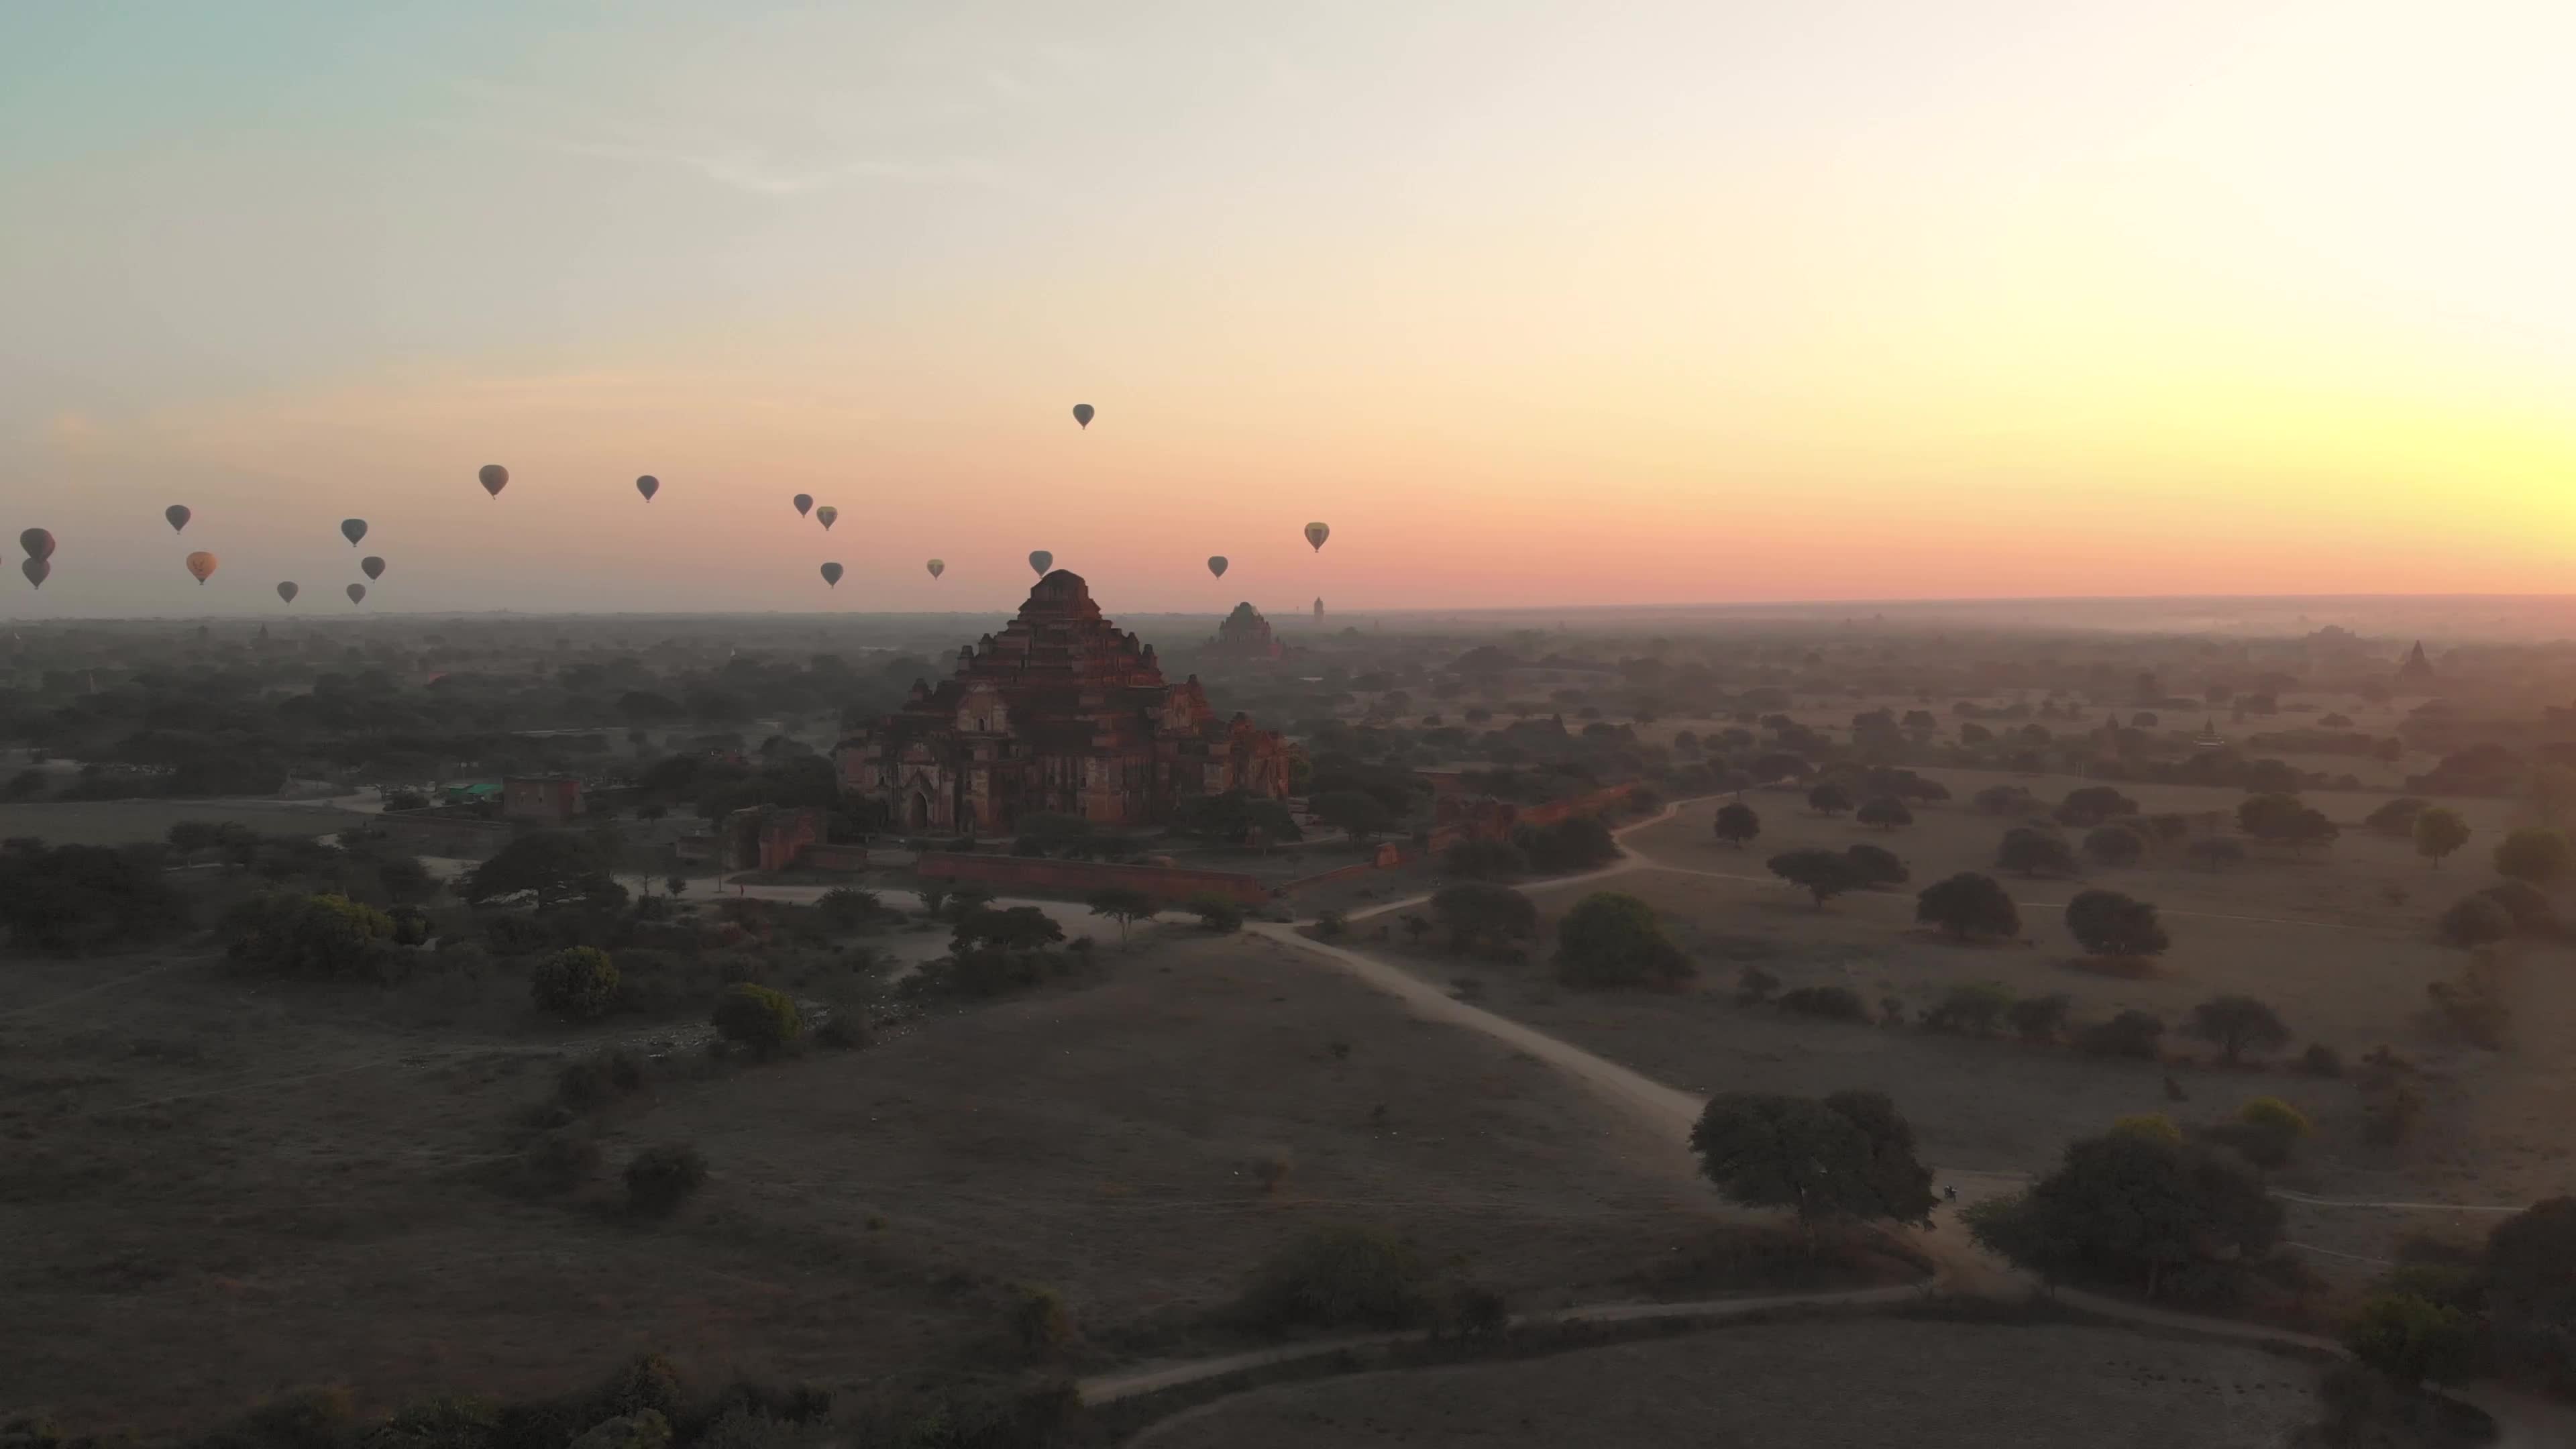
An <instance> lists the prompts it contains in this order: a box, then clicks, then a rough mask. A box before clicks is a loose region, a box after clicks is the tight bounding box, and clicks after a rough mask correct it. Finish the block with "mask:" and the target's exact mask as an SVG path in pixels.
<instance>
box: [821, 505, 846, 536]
mask: <svg viewBox="0 0 2576 1449" xmlns="http://www.w3.org/2000/svg"><path fill="white" fill-rule="evenodd" d="M840 516H841V510H839V509H837V508H834V507H833V506H832V505H831V504H829V503H826V504H824V505H823V506H822V507H820V508H817V509H815V510H814V518H815V520H816V521H817V522H819V523H821V524H822V525H823V530H824V532H826V533H828V532H830V531H831V528H832V520H833V519H835V518H838V517H840Z"/></svg>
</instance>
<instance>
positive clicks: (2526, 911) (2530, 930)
mask: <svg viewBox="0 0 2576 1449" xmlns="http://www.w3.org/2000/svg"><path fill="white" fill-rule="evenodd" d="M2478 894H2480V895H2482V896H2485V897H2486V898H2487V899H2488V900H2491V901H2493V902H2495V903H2496V904H2497V905H2499V906H2502V907H2504V913H2505V914H2506V915H2508V916H2511V917H2512V918H2513V928H2514V929H2515V930H2516V931H2519V932H2521V933H2522V934H2523V935H2526V936H2542V937H2548V936H2556V935H2558V934H2559V924H2558V908H2557V906H2555V905H2553V904H2552V903H2551V902H2550V899H2549V896H2548V893H2547V892H2545V891H2543V890H2541V888H2540V887H2538V886H2536V885H2533V884H2532V883H2531V882H2529V881H2522V880H2509V881H2505V882H2502V883H2501V884H2498V885H2491V886H2488V887H2487V888H2486V889H2485V890H2482V891H2480V892H2478Z"/></svg>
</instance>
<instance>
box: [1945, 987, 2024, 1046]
mask: <svg viewBox="0 0 2576 1449" xmlns="http://www.w3.org/2000/svg"><path fill="white" fill-rule="evenodd" d="M2012 1005H2013V996H2012V993H2011V992H2009V991H2006V990H2005V989H2003V988H2002V987H2000V986H1993V985H1986V984H1977V985H1970V986H1953V987H1951V988H1950V990H1949V992H1948V993H1947V994H1946V995H1944V996H1943V997H1942V998H1941V1000H1940V1002H1939V1004H1937V1005H1935V1006H1934V1007H1933V1008H1932V1009H1931V1010H1929V1011H1926V1012H1925V1013H1923V1024H1924V1025H1925V1026H1928V1027H1930V1028H1932V1029H1933V1030H1934V1031H1956V1032H1965V1033H1967V1034H1968V1035H1970V1036H1986V1035H1989V1034H1991V1033H1992V1032H1993V1031H1994V1029H1995V1023H1996V1022H1997V1021H2000V1020H2002V1019H2003V1016H2004V1014H2005V1013H2006V1012H2008V1011H2010V1010H2011V1009H2012Z"/></svg>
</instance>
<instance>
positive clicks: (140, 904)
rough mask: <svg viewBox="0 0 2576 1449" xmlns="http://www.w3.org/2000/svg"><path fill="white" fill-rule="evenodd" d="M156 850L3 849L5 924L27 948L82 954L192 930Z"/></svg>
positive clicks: (0, 911) (0, 910) (1, 917)
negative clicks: (182, 929) (183, 927)
mask: <svg viewBox="0 0 2576 1449" xmlns="http://www.w3.org/2000/svg"><path fill="white" fill-rule="evenodd" d="M162 859H163V855H162V849H161V847H159V846H157V845H132V846H106V845H57V846H51V847H48V846H46V845H44V844H43V843H41V842H38V841H24V842H18V841H12V842H11V843H10V844H8V845H6V846H0V925H5V926H7V927H8V928H9V939H10V942H11V943H12V944H13V945H15V946H16V947H18V948H19V949H20V950H37V951H50V952H58V953H62V954H77V953H79V952H83V951H89V950H95V949H99V948H102V947H107V946H114V945H121V944H126V943H139V942H146V941H151V940H154V939H157V938H159V937H161V936H164V935H167V934H168V933H170V932H172V931H175V930H177V929H179V928H180V927H182V926H184V925H186V924H187V921H188V908H187V902H186V900H185V899H184V898H182V897H181V896H180V894H179V893H178V892H177V891H176V890H174V889H172V888H171V885H170V882H169V879H168V877H167V876H165V875H164V874H163V873H162V869H161V866H162Z"/></svg>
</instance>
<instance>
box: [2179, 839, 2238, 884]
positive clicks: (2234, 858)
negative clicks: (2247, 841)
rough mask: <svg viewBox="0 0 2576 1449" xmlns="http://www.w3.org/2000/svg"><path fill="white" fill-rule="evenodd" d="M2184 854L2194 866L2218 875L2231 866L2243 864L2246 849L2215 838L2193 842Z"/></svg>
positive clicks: (2226, 840)
mask: <svg viewBox="0 0 2576 1449" xmlns="http://www.w3.org/2000/svg"><path fill="white" fill-rule="evenodd" d="M2183 854H2184V855H2186V856H2189V857H2190V858H2191V860H2192V863H2193V864H2195V865H2198V866H2199V867H2200V868H2201V869H2203V870H2205V871H2208V872H2209V873H2210V874H2212V875H2216V874H2217V873H2218V872H2220V871H2222V870H2225V869H2226V868H2228V867H2229V866H2231V865H2237V864H2241V863H2242V862H2243V861H2244V859H2245V847H2244V846H2242V845H2239V844H2237V843H2236V842H2235V841H2233V840H2228V839H2225V838H2223V837H2215V836H2213V837H2211V838H2209V839H2205V840H2195V841H2193V842H2192V843H2191V844H2190V845H2189V846H2188V847H2187V848H2185V849H2184V851H2183Z"/></svg>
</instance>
